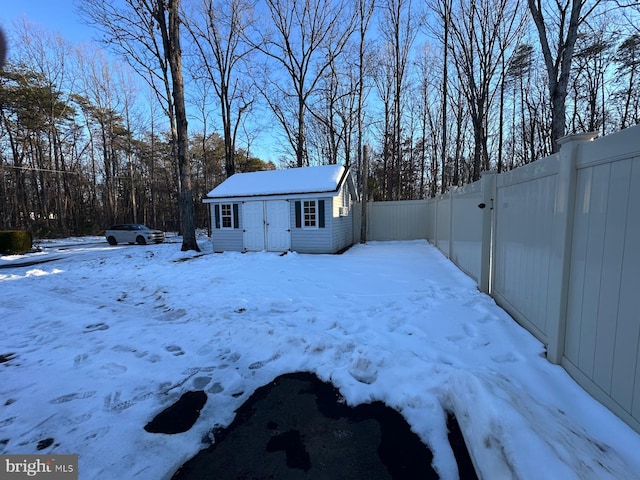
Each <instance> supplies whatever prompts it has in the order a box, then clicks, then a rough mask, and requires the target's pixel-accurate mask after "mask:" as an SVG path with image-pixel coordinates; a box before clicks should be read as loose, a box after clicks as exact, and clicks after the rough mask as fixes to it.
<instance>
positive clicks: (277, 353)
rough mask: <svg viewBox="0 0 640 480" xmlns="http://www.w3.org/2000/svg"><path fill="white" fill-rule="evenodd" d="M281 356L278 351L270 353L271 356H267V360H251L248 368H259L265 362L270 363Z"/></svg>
mask: <svg viewBox="0 0 640 480" xmlns="http://www.w3.org/2000/svg"><path fill="white" fill-rule="evenodd" d="M280 357H281V355H280V353H279V352H276V353H274V354H273V355H271V358H268V359H267V360H260V361H258V362H253V363H252V364H251V365H249V370H258V369H259V368H262V367H264V366H265V365H266V364H267V363H271V362H273V361H274V360H277V359H279V358H280Z"/></svg>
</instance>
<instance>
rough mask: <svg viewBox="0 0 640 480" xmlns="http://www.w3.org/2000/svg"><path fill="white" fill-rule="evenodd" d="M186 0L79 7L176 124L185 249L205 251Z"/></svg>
mask: <svg viewBox="0 0 640 480" xmlns="http://www.w3.org/2000/svg"><path fill="white" fill-rule="evenodd" d="M179 7H180V0H123V2H121V3H118V4H113V3H110V2H103V1H102V0H86V1H84V2H82V3H80V4H79V10H80V13H81V15H83V16H84V17H85V18H86V19H87V20H88V21H89V22H90V23H91V24H93V25H96V26H98V27H99V28H100V29H101V30H102V31H103V32H104V33H105V34H106V40H105V42H106V43H107V45H109V46H111V47H113V49H114V50H115V51H116V52H117V53H119V54H121V55H122V57H123V58H124V59H125V60H126V61H127V62H128V63H129V64H131V65H132V67H133V68H134V69H135V70H136V71H137V72H138V73H139V74H140V76H141V77H142V78H143V79H144V80H145V81H147V82H148V83H149V85H150V86H151V87H152V88H153V91H154V92H155V94H156V96H157V97H158V99H159V100H160V102H161V104H162V105H163V108H164V109H165V112H166V114H167V117H168V119H169V123H170V126H171V146H172V153H173V158H174V164H175V168H176V170H177V172H178V190H179V195H178V198H179V207H180V208H179V212H180V221H181V226H182V228H181V230H182V250H183V251H185V250H196V251H199V247H198V243H197V241H196V234H195V223H194V217H193V194H192V192H191V165H190V162H189V158H188V155H187V149H188V135H187V127H188V123H187V114H186V108H185V100H184V79H183V72H182V49H181V47H180V24H181V19H180V12H179Z"/></svg>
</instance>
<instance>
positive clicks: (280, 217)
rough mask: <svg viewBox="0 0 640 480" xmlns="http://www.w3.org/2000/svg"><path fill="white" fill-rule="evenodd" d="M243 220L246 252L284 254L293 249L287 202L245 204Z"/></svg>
mask: <svg viewBox="0 0 640 480" xmlns="http://www.w3.org/2000/svg"><path fill="white" fill-rule="evenodd" d="M243 219H244V232H243V233H244V249H245V250H250V251H262V250H268V251H271V252H284V251H287V250H289V248H290V247H291V230H290V226H289V221H290V209H289V202H288V201H287V200H267V201H257V202H245V203H244V205H243Z"/></svg>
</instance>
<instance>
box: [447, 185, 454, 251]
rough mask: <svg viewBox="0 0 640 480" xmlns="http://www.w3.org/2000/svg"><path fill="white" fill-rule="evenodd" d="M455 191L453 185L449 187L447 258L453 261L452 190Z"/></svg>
mask: <svg viewBox="0 0 640 480" xmlns="http://www.w3.org/2000/svg"><path fill="white" fill-rule="evenodd" d="M454 191H455V187H451V188H449V254H448V256H447V258H449V260H451V261H453V231H454V228H453V227H454V225H453V222H454V220H455V215H454V213H453V192H454Z"/></svg>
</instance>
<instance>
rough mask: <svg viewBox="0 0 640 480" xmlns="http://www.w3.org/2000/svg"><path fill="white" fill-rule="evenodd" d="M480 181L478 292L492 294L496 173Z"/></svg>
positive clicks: (487, 175)
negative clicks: (480, 229) (480, 219)
mask: <svg viewBox="0 0 640 480" xmlns="http://www.w3.org/2000/svg"><path fill="white" fill-rule="evenodd" d="M480 180H481V182H482V203H480V204H479V205H478V208H480V209H482V239H481V241H480V242H481V243H480V276H479V277H478V290H480V291H481V292H484V293H487V294H489V293H491V292H490V278H491V273H492V272H491V268H492V265H491V253H492V248H493V245H492V238H493V236H492V229H493V199H494V198H496V196H495V185H496V176H495V174H494V173H484V174H482V178H481V179H480Z"/></svg>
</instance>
